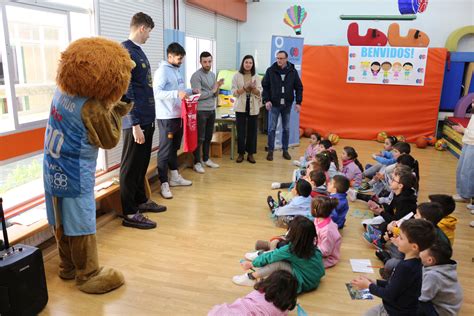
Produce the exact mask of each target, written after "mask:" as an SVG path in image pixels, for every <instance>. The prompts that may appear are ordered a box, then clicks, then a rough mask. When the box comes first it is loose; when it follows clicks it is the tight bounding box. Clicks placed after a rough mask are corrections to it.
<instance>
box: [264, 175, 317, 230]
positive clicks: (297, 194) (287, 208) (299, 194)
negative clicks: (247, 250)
mask: <svg viewBox="0 0 474 316" xmlns="http://www.w3.org/2000/svg"><path fill="white" fill-rule="evenodd" d="M311 190H312V188H311V184H310V183H309V182H308V181H306V180H304V179H299V180H298V182H296V186H295V187H294V188H293V190H292V191H293V195H294V198H293V199H291V201H290V202H288V204H286V205H282V201H281V200H280V201H278V203H277V202H275V200H274V199H273V198H272V197H271V196H268V198H267V203H268V206H269V207H270V211H271V212H272V214H273V216H274V217H275V220H276V221H275V225H276V226H278V227H287V226H288V224H289V223H290V222H291V221H292V220H293V218H294V217H295V216H296V215H303V216H310V215H311V196H310V194H311Z"/></svg>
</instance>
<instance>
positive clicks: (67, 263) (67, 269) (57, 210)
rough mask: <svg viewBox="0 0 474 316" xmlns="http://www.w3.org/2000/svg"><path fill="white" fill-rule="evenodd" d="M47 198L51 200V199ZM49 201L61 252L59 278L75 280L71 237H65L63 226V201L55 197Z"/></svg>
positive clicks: (57, 242) (55, 235)
mask: <svg viewBox="0 0 474 316" xmlns="http://www.w3.org/2000/svg"><path fill="white" fill-rule="evenodd" d="M46 198H47V199H49V198H50V197H49V196H48V197H46ZM49 201H51V202H52V207H53V212H54V217H55V227H54V237H55V239H56V244H57V246H58V252H59V277H60V278H61V279H64V280H73V279H74V278H75V277H76V271H75V268H74V263H73V262H72V257H71V247H70V245H69V237H68V236H65V235H64V229H63V226H62V224H61V222H62V218H61V199H60V198H58V197H55V196H53V197H51V199H50V200H48V201H47V202H49Z"/></svg>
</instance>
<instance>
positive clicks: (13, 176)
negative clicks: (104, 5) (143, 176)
mask: <svg viewBox="0 0 474 316" xmlns="http://www.w3.org/2000/svg"><path fill="white" fill-rule="evenodd" d="M37 3H38V5H35V4H32V3H31V1H22V0H17V1H15V3H12V2H8V3H7V2H0V10H1V11H2V12H3V14H0V45H2V46H1V47H0V138H1V137H2V134H4V135H5V136H6V135H7V134H9V135H8V137H10V139H12V138H13V137H17V138H18V139H22V138H19V137H18V136H15V135H16V134H18V133H25V132H27V131H28V133H29V132H31V131H34V130H35V128H40V127H44V126H45V125H46V119H47V118H48V113H49V108H50V104H51V99H52V96H53V93H54V90H55V88H56V82H55V78H56V72H57V67H58V60H59V58H60V54H61V51H63V50H64V49H65V48H66V47H67V46H68V44H69V43H70V41H72V40H75V39H78V38H81V37H87V36H93V35H94V27H93V25H94V24H93V15H92V12H93V11H92V9H93V2H92V0H48V1H41V3H40V2H37ZM2 17H5V18H6V21H3V20H2ZM36 131H39V130H37V129H36ZM43 134H44V133H36V134H35V137H34V139H35V141H37V142H38V141H39V142H42V137H43ZM18 135H20V134H18ZM22 135H25V134H22ZM28 135H29V134H28ZM23 137H24V136H23ZM17 138H13V139H14V140H15V139H17ZM1 141H2V140H1V139H0V142H1ZM9 143H12V142H11V141H10V142H9ZM2 145H3V144H2ZM37 150H38V148H36V149H34V151H35V152H32V153H26V154H24V155H21V156H20V157H10V156H8V155H7V158H6V159H7V160H4V161H0V175H1V177H0V196H2V197H3V198H4V208H5V209H9V208H13V207H17V206H18V205H20V204H23V203H25V202H26V201H28V200H31V199H34V198H37V197H39V196H41V195H43V194H44V188H43V177H42V166H43V153H41V152H38V151H37ZM32 151H33V150H32ZM3 159H5V158H3ZM104 169H105V156H104V152H103V151H101V152H100V153H99V158H98V160H97V170H104Z"/></svg>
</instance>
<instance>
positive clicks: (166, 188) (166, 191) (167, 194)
mask: <svg viewBox="0 0 474 316" xmlns="http://www.w3.org/2000/svg"><path fill="white" fill-rule="evenodd" d="M160 193H161V196H162V197H164V198H165V199H172V198H173V194H172V193H171V191H170V185H169V184H168V182H163V183H162V184H161V191H160Z"/></svg>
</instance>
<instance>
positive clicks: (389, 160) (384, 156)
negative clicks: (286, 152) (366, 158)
mask: <svg viewBox="0 0 474 316" xmlns="http://www.w3.org/2000/svg"><path fill="white" fill-rule="evenodd" d="M397 141H398V140H397V138H396V137H395V136H388V137H387V138H386V139H385V142H384V146H383V149H384V150H382V151H381V152H380V153H378V154H373V155H372V158H373V159H374V160H375V161H376V162H377V163H376V164H374V165H370V164H367V165H366V166H365V171H364V173H363V174H362V176H363V177H367V178H369V179H372V177H373V176H374V175H375V174H376V173H377V172H379V171H380V169H382V167H383V166H389V165H391V164H394V163H395V162H396V158H395V157H393V153H392V149H393V145H395V144H396V143H397Z"/></svg>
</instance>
